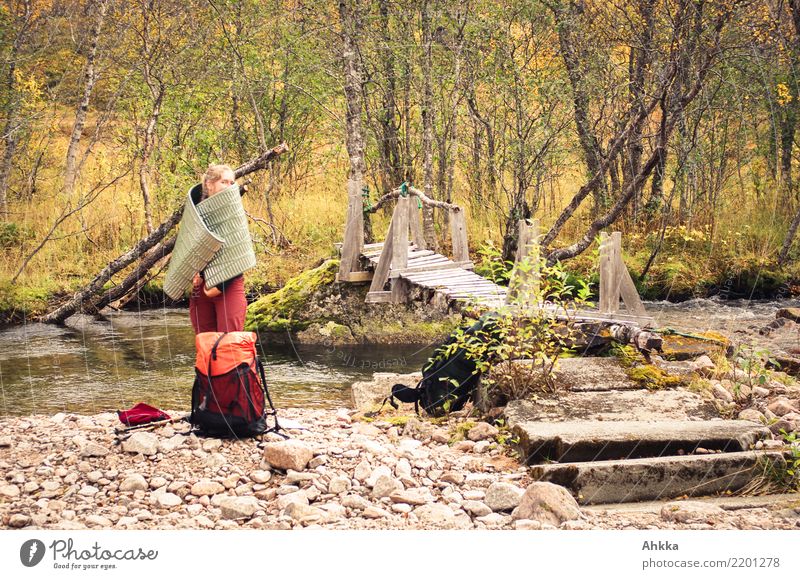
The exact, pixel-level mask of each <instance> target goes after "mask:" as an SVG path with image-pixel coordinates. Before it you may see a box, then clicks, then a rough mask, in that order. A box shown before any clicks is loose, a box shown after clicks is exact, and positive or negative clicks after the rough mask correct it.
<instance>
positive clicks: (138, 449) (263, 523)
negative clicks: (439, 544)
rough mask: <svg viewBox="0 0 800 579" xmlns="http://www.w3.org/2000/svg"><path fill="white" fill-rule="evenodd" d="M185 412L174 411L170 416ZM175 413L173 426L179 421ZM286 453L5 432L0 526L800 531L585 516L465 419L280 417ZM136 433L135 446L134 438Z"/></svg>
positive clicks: (154, 438) (757, 518) (710, 508)
mask: <svg viewBox="0 0 800 579" xmlns="http://www.w3.org/2000/svg"><path fill="white" fill-rule="evenodd" d="M175 414H179V413H175ZM175 414H173V415H175ZM281 418H282V419H283V420H284V421H285V423H286V425H287V429H286V433H287V434H288V435H289V436H290V439H289V440H284V439H282V438H281V437H278V436H276V435H272V434H270V435H267V436H266V437H265V438H264V440H263V441H260V442H259V441H257V440H240V441H235V440H217V439H211V438H198V437H197V436H195V435H194V434H192V433H189V425H188V424H187V423H185V422H176V423H173V424H168V425H165V426H161V427H159V428H157V429H155V430H152V431H140V432H136V433H133V434H132V435H130V436H128V435H125V436H128V437H127V438H126V439H124V440H121V441H120V440H119V438H124V437H118V436H117V435H116V434H115V432H114V429H115V427H117V426H119V424H120V423H119V421H118V420H117V418H116V415H115V414H112V413H105V414H99V415H95V416H80V415H73V414H56V415H54V416H28V417H18V418H6V419H4V420H3V421H2V425H3V429H2V430H3V435H2V436H0V469H2V472H3V473H4V479H3V480H2V481H0V525H2V527H3V528H26V529H34V528H36V529H83V528H94V529H240V528H246V529H284V530H288V529H296V528H326V529H506V530H513V529H520V530H521V529H627V528H636V529H662V528H674V529H712V528H713V529H798V528H800V497H797V495H794V496H791V495H787V496H784V497H783V499H782V500H771V501H767V502H763V501H762V502H759V501H758V500H755V499H750V500H749V502H748V500H745V502H743V503H742V502H739V503H736V502H735V501H734V499H731V501H734V502H730V503H724V502H723V503H720V502H719V501H716V502H715V501H713V500H709V501H698V500H696V499H695V500H692V501H672V502H664V503H663V504H656V505H655V506H654V505H653V504H649V505H646V506H644V505H643V506H642V507H641V508H638V509H637V508H636V507H635V505H634V506H633V507H631V506H630V505H627V506H626V508H620V507H604V506H602V505H601V506H593V507H579V506H578V504H577V503H576V501H575V499H574V498H573V497H572V496H571V495H570V494H569V492H567V491H566V490H565V489H564V488H563V487H560V486H558V485H554V484H550V483H544V482H533V481H532V480H531V479H530V478H529V475H528V470H527V468H525V467H524V466H523V465H520V464H519V463H518V462H517V461H516V459H515V458H514V456H513V453H512V452H511V450H510V448H509V447H508V446H506V444H505V440H506V435H507V433H505V432H502V431H500V430H498V429H497V428H496V427H495V426H492V425H490V424H487V423H483V422H477V423H475V422H467V419H466V418H465V417H464V416H463V415H453V416H450V417H449V418H448V419H447V420H446V421H437V422H432V421H428V420H419V419H417V418H414V417H413V416H412V417H409V416H408V415H394V416H391V415H389V416H383V415H382V416H381V418H382V420H381V419H378V420H376V421H374V422H367V421H364V420H363V418H362V415H360V414H358V413H356V412H355V411H351V410H347V409H339V410H309V409H286V410H282V411H281ZM128 434H131V433H128Z"/></svg>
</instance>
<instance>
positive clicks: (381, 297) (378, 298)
mask: <svg viewBox="0 0 800 579" xmlns="http://www.w3.org/2000/svg"><path fill="white" fill-rule="evenodd" d="M366 303H368V304H390V303H392V292H390V291H388V292H387V291H376V292H373V291H371V292H369V293H367V299H366Z"/></svg>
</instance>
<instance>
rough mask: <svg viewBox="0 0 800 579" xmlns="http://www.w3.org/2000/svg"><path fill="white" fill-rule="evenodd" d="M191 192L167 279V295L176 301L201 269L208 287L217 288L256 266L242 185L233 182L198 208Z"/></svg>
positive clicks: (165, 287) (170, 261)
mask: <svg viewBox="0 0 800 579" xmlns="http://www.w3.org/2000/svg"><path fill="white" fill-rule="evenodd" d="M195 187H197V185H195ZM192 189H194V187H192ZM192 189H189V193H188V195H187V197H186V204H185V205H184V208H183V216H182V217H181V223H180V229H179V230H178V237H177V239H176V240H175V249H173V250H172V256H171V257H170V260H169V267H168V269H167V275H166V277H165V279H164V293H165V294H167V295H168V296H169V297H170V298H172V299H174V300H177V299H180V298H181V297H183V293H184V291H186V288H187V287H189V286H190V285H191V283H192V278H194V276H195V274H196V273H198V272H200V271H202V270H205V274H204V275H205V280H206V287H214V286H215V285H218V284H220V283H222V282H224V281H226V280H229V279H231V278H232V277H236V276H237V275H239V274H241V273H244V272H245V271H247V270H248V269H250V268H252V267H255V265H256V252H255V250H254V248H253V240H252V239H251V238H250V231H249V230H248V229H247V214H245V212H244V206H243V205H242V197H241V195H240V194H239V185H237V184H235V183H234V184H233V185H231V186H230V187H228V188H226V189H223V190H222V191H220V192H219V193H217V194H216V195H212V196H211V197H209V198H208V199H204V200H203V201H201V202H200V203H198V204H197V205H195V204H194V202H193V201H192Z"/></svg>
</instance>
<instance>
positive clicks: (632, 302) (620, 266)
mask: <svg viewBox="0 0 800 579" xmlns="http://www.w3.org/2000/svg"><path fill="white" fill-rule="evenodd" d="M611 238H612V240H613V242H614V257H615V259H616V262H617V277H616V288H615V290H614V291H615V293H614V294H613V295H616V296H619V297H622V301H623V303H624V304H625V309H626V310H627V312H628V313H629V314H633V315H635V316H646V315H647V311H646V310H645V309H644V304H643V303H642V298H640V297H639V292H638V290H637V289H636V284H634V283H633V278H631V274H630V273H629V272H628V268H627V267H626V266H625V262H624V261H623V260H622V233H620V232H619V231H615V232H614V233H612V234H611ZM619 297H617V301H619Z"/></svg>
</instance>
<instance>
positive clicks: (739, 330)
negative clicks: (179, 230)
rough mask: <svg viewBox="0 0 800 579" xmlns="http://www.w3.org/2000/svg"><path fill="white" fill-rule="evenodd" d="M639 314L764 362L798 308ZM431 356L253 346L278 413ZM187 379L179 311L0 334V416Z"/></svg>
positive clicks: (655, 307) (75, 408)
mask: <svg viewBox="0 0 800 579" xmlns="http://www.w3.org/2000/svg"><path fill="white" fill-rule="evenodd" d="M646 307H647V309H648V312H649V313H650V314H651V315H653V316H654V318H655V319H656V325H657V326H658V327H671V328H675V329H677V330H682V331H687V332H697V331H703V330H714V331H717V332H720V333H723V334H726V335H729V336H731V337H732V338H734V339H735V340H736V341H737V342H755V343H756V344H757V345H758V347H759V348H765V349H767V350H769V351H770V352H771V353H787V352H789V353H791V352H794V353H795V355H797V350H798V348H800V324H794V323H787V324H786V325H785V326H784V327H782V328H779V329H778V330H775V331H774V332H771V333H770V334H769V335H767V336H763V335H760V334H759V332H758V330H759V329H760V328H763V327H764V326H766V325H767V324H769V323H770V322H772V321H773V320H774V319H775V311H776V310H777V309H778V308H779V307H800V300H781V301H760V302H754V301H744V300H741V301H728V302H722V301H718V300H714V299H699V300H691V301H688V302H683V303H680V304H670V303H666V302H651V303H648V304H646ZM432 349H433V345H427V346H383V347H377V346H349V347H343V346H335V347H334V346H317V347H309V346H292V345H289V346H277V345H274V344H269V343H267V342H265V341H262V342H261V343H260V344H259V351H260V353H261V356H262V360H263V362H264V365H265V368H266V374H267V381H268V383H269V387H270V393H271V395H272V398H273V400H274V402H275V404H276V406H278V407H279V408H280V407H281V406H283V407H286V406H304V407H325V408H335V407H337V406H346V405H348V403H349V398H350V394H349V386H350V385H351V384H352V383H353V382H355V381H358V380H364V379H368V378H370V377H371V376H372V373H373V372H400V373H406V372H413V371H416V370H419V369H420V368H421V367H422V364H423V363H424V361H425V360H426V359H427V357H428V355H429V354H430V353H431V351H432ZM193 380H194V335H193V333H192V329H191V326H190V324H189V319H188V312H187V311H186V310H181V309H160V310H159V309H156V310H147V311H142V312H118V313H114V314H113V315H111V316H109V318H108V321H97V320H95V319H94V318H91V317H88V316H74V317H73V318H71V319H70V320H69V322H68V324H67V326H66V327H59V326H52V325H45V324H38V323H37V324H26V325H22V326H14V327H9V328H6V329H3V330H0V417H2V416H9V415H27V414H53V413H56V412H62V411H63V412H77V413H82V414H92V413H97V412H104V411H114V410H119V409H124V408H129V407H131V406H133V405H134V404H136V403H137V402H147V403H149V404H153V405H155V406H157V407H159V408H163V409H172V410H188V407H189V404H190V394H191V387H192V382H193Z"/></svg>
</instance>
